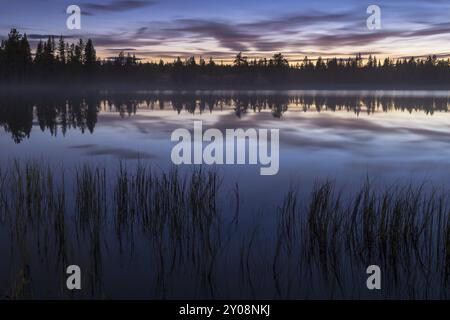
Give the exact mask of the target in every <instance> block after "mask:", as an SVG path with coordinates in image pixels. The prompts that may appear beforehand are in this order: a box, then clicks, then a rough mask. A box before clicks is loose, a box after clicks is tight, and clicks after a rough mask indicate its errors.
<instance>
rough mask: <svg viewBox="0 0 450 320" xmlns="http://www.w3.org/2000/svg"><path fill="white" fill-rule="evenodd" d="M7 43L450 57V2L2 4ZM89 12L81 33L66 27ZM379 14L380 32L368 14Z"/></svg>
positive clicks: (73, 0)
mask: <svg viewBox="0 0 450 320" xmlns="http://www.w3.org/2000/svg"><path fill="white" fill-rule="evenodd" d="M0 4H1V6H0V37H1V38H5V36H6V34H7V33H8V31H9V29H10V28H12V27H15V28H17V29H19V31H21V32H26V33H27V34H28V37H29V38H30V40H31V41H32V44H33V48H34V46H35V44H36V41H38V40H39V39H40V38H46V37H47V36H48V35H49V34H52V35H57V36H59V35H61V34H62V35H64V36H66V37H67V39H68V40H69V41H70V40H71V39H76V38H79V37H83V38H88V37H90V38H92V39H93V41H94V45H95V46H96V48H97V52H98V55H99V56H101V57H107V56H111V55H116V54H117V53H118V52H119V51H121V50H124V51H129V52H131V53H134V54H136V56H138V57H142V58H144V59H146V60H159V59H160V58H163V59H165V60H167V59H169V60H172V59H173V57H176V56H178V55H179V56H182V57H186V56H189V55H195V56H196V57H198V56H203V57H205V58H209V57H210V56H212V57H213V58H214V59H216V60H223V61H225V62H227V61H229V59H230V58H231V57H232V56H234V55H235V54H236V53H237V52H239V51H243V52H245V53H246V55H247V56H249V57H268V56H271V55H272V54H273V53H275V52H282V53H284V54H285V55H286V56H287V57H288V58H289V60H290V61H294V62H295V61H296V60H301V59H303V57H304V56H305V55H307V56H308V57H310V58H314V57H317V56H319V55H320V56H322V57H334V56H337V57H340V56H348V55H354V54H356V53H358V52H361V53H363V54H368V53H372V54H375V55H377V56H378V57H384V56H386V55H389V56H391V57H402V56H411V55H414V56H423V55H428V54H437V55H441V56H443V57H447V56H450V0H434V1H430V0H428V1H425V0H409V1H398V0H386V1H385V0H377V1H372V0H370V1H364V0H363V1H361V0H343V1H338V0H323V1H319V0H314V1H303V0H271V1H269V0H226V1H220V0H215V1H213V0H97V1H95V0H27V1H24V0H15V1H12V0H0ZM71 4H76V5H78V6H80V7H81V13H82V20H81V30H68V29H67V28H66V19H67V17H68V15H67V14H66V8H67V6H69V5H71ZM371 4H376V5H379V6H380V7H381V19H382V26H381V30H368V29H367V27H366V19H367V17H368V16H369V15H368V14H367V13H366V9H367V7H368V6H369V5H371Z"/></svg>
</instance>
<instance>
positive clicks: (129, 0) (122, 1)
mask: <svg viewBox="0 0 450 320" xmlns="http://www.w3.org/2000/svg"><path fill="white" fill-rule="evenodd" d="M154 4H156V2H155V1H151V0H147V1H144V0H114V1H111V2H110V3H107V4H99V3H92V2H91V3H86V4H83V5H82V10H83V11H82V12H83V14H88V15H93V14H94V12H96V13H99V12H122V11H128V10H134V9H140V8H145V7H148V6H152V5H154ZM84 9H87V10H88V11H85V10H84Z"/></svg>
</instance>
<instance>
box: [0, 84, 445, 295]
mask: <svg viewBox="0 0 450 320" xmlns="http://www.w3.org/2000/svg"><path fill="white" fill-rule="evenodd" d="M449 99H450V91H198V92H174V91H152V92H146V91H139V92H99V93H92V92H89V93H67V94H64V93H57V94H51V93H45V94H44V93H43V94H41V95H36V94H27V93H24V94H10V95H3V96H1V97H0V126H1V127H2V130H0V150H1V153H0V165H1V167H0V168H1V171H0V177H3V179H2V181H3V182H2V185H0V190H1V191H2V193H3V197H2V198H0V214H1V215H0V221H1V227H0V240H1V241H0V256H1V259H0V295H1V296H3V297H6V298H55V297H56V298H68V299H70V298H74V297H75V298H90V297H95V298H153V299H163V298H183V299H198V298H216V299H217V298H223V299H233V298H407V297H412V296H413V297H415V298H418V297H419V298H445V297H447V295H448V287H447V285H448V278H447V276H448V274H450V261H449V259H447V257H448V254H449V253H448V252H450V249H449V248H450V246H448V247H447V245H448V243H449V241H448V239H450V238H447V236H448V235H450V233H449V229H448V228H447V226H448V224H447V221H448V220H447V219H448V216H449V213H448V212H450V211H447V205H448V199H447V194H448V193H447V187H448V177H449V171H448V168H449V164H450V160H449V159H450V148H449V145H450V130H449V123H450V122H449V120H450V114H449V113H448V107H449ZM195 120H201V121H202V125H203V129H204V130H206V129H209V128H215V129H219V130H220V131H221V132H224V131H225V130H226V129H236V128H242V129H245V130H247V129H252V128H253V129H257V130H258V129H279V134H280V139H279V159H280V163H279V171H278V173H277V174H276V175H273V176H262V175H260V166H258V165H249V164H242V165H214V166H206V165H203V166H192V165H181V166H178V167H177V166H174V164H173V163H172V160H171V151H172V148H173V147H174V146H175V144H176V142H172V141H171V134H172V132H173V131H174V130H176V129H178V128H186V129H188V130H189V131H191V132H192V130H193V125H194V121H195ZM50 195H52V196H50ZM358 197H359V198H358ZM358 199H359V200H358ZM449 221H450V220H449ZM396 234H398V236H397V235H396ZM71 264H75V265H79V266H80V267H81V270H82V271H83V275H84V276H83V290H81V291H79V292H70V291H68V290H66V289H65V288H64V286H65V277H66V274H65V267H66V266H67V265H71ZM371 264H375V265H380V266H381V269H382V271H383V275H384V276H383V288H384V290H381V291H370V290H367V288H366V278H367V274H366V268H367V266H369V265H371ZM447 273H448V274H447ZM411 279H414V281H412V280H411Z"/></svg>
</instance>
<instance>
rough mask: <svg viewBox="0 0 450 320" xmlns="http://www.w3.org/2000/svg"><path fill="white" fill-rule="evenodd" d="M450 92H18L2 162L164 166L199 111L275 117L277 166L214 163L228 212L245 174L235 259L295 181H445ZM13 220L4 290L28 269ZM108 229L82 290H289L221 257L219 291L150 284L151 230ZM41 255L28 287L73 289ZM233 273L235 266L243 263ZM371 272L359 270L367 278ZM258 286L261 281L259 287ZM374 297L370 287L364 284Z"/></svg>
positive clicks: (265, 227) (0, 276) (5, 106)
mask: <svg viewBox="0 0 450 320" xmlns="http://www.w3.org/2000/svg"><path fill="white" fill-rule="evenodd" d="M449 99H450V92H446V91H445V92H444V91H437V92H421V91H417V92H416V91H410V92H401V91H398V92H397V91H388V92H381V91H380V92H371V91H367V92H366V91H348V92H340V91H339V92H333V91H328V92H326V91H290V92H268V91H267V92H266V91H264V92H195V93H194V92H129V93H106V92H104V93H99V94H79V95H64V94H58V95H44V94H42V95H38V96H36V95H27V94H24V95H11V96H4V97H1V98H0V126H1V127H2V128H3V129H2V130H0V150H1V153H0V163H1V165H2V166H3V167H5V168H6V167H7V166H8V164H10V163H11V162H12V161H14V160H15V159H20V160H24V161H25V160H27V159H28V160H35V161H36V160H37V161H39V162H41V163H48V164H49V165H50V166H51V167H52V168H56V169H58V170H59V168H62V167H63V168H64V170H66V171H67V172H69V175H68V177H67V179H68V180H70V179H73V177H72V178H71V176H70V172H73V170H75V169H74V168H79V167H81V166H82V165H83V164H84V163H89V164H93V165H100V166H105V167H107V168H109V169H111V171H108V174H111V175H114V172H116V171H115V170H117V168H118V166H119V165H120V163H124V164H126V165H130V166H134V165H136V164H137V163H138V162H141V163H145V164H147V165H150V166H151V167H152V168H154V170H156V171H158V172H159V171H160V172H167V171H169V170H170V169H171V168H172V167H173V165H172V162H171V158H170V154H171V150H172V147H173V146H174V145H175V143H172V142H171V141H170V135H171V133H172V131H173V130H175V129H177V128H187V129H188V130H192V129H193V121H194V120H202V121H203V129H204V130H206V129H208V128H218V129H220V130H222V131H223V132H224V130H225V129H235V128H243V129H246V128H256V129H259V128H261V129H271V128H279V129H280V167H279V173H278V174H277V175H275V176H260V175H259V168H260V166H259V165H223V166H218V167H217V168H215V169H216V170H217V171H218V173H219V174H220V175H221V176H223V178H224V179H223V182H222V185H221V190H223V194H222V195H223V198H224V200H222V201H221V202H220V203H219V205H220V207H221V209H222V211H223V212H224V213H223V214H224V217H228V218H230V217H232V215H233V212H234V207H235V204H234V202H233V201H234V200H231V199H234V198H233V197H234V195H233V190H234V187H235V184H236V183H238V185H239V194H240V197H239V199H240V200H239V201H240V212H241V213H240V217H241V221H243V222H242V224H243V226H244V227H242V229H240V230H238V231H236V232H237V233H236V235H232V236H229V240H228V241H229V243H230V245H229V249H227V250H228V257H231V258H230V260H229V261H232V262H233V261H234V262H235V264H236V265H239V264H240V263H241V262H242V257H240V255H241V252H242V251H240V250H241V249H242V248H241V247H242V246H241V245H239V241H238V240H236V239H238V238H239V239H240V238H242V237H244V238H245V236H246V235H247V234H248V230H249V229H248V228H249V226H251V225H253V224H254V221H255V219H256V220H257V221H259V225H260V228H261V230H262V231H260V232H259V234H260V235H259V236H258V239H259V241H260V242H259V243H261V244H260V245H259V246H260V249H261V250H260V251H261V252H264V250H265V249H264V239H266V238H268V239H270V238H271V236H272V234H274V233H275V231H274V229H272V228H273V225H274V223H273V221H274V220H273V219H274V218H273V217H274V215H275V214H276V211H277V208H278V207H279V206H280V203H282V201H283V198H284V197H285V194H286V193H287V192H288V190H289V189H290V188H296V190H300V191H301V192H300V197H302V194H303V193H302V192H303V191H304V192H309V191H310V190H311V189H312V187H313V185H314V183H316V182H320V181H324V180H326V179H332V180H334V181H336V184H337V185H339V186H340V187H342V188H344V189H345V190H350V191H352V190H354V189H355V188H358V187H359V186H360V185H361V183H362V181H364V179H366V178H367V177H369V178H370V179H372V180H374V181H376V183H377V184H379V185H382V186H384V185H390V184H394V183H399V181H400V182H411V181H413V182H418V183H421V182H423V181H428V182H431V183H432V184H434V185H438V186H441V185H442V186H445V185H446V184H447V182H448V177H449V176H450V175H449V169H450V166H449V165H450V130H449V129H450V127H449V126H450V114H449V112H448V106H449ZM180 170H181V172H189V170H192V168H191V167H189V166H182V167H180ZM7 229H8V227H7V226H4V227H3V228H2V229H1V230H3V232H2V233H0V239H1V240H2V241H1V243H2V244H0V254H1V258H0V294H2V293H5V294H4V295H5V296H8V292H10V291H11V281H12V280H11V279H14V278H15V277H16V275H17V272H19V271H20V270H22V269H23V268H22V269H21V268H18V269H17V265H20V266H22V265H23V264H21V262H17V263H12V261H19V260H20V259H19V258H17V256H16V255H13V253H11V243H12V240H11V239H10V238H9V235H8V234H9V233H8V230H7ZM252 230H253V229H252ZM265 231H267V232H265ZM105 233H106V235H105V237H104V239H106V240H104V242H102V244H101V246H102V248H103V249H102V254H101V256H102V267H101V270H102V271H101V274H102V281H101V284H100V285H99V287H100V289H98V288H97V289H96V290H93V289H92V288H91V289H92V290H90V291H89V292H86V291H85V292H83V293H82V294H81V297H90V296H94V297H114V298H117V297H119V298H123V297H125V298H133V297H151V298H165V297H169V298H170V297H172V298H173V297H179V298H186V297H188V298H199V297H211V296H212V297H216V298H217V297H224V298H229V297H252V296H255V297H268V298H271V297H277V295H278V297H282V296H283V295H282V294H281V295H280V293H279V292H278V291H277V290H275V289H273V287H271V283H270V281H267V283H266V282H263V281H262V282H261V288H259V291H258V290H255V288H253V289H248V290H247V291H246V290H241V288H240V287H239V286H240V285H239V282H240V281H241V280H239V279H237V280H236V281H235V282H236V283H232V284H229V279H227V278H222V277H221V276H220V275H221V274H222V273H223V272H224V271H223V270H222V269H226V267H225V266H220V265H219V266H217V269H215V274H216V277H215V279H216V285H215V288H216V291H215V292H214V293H211V292H212V290H211V288H210V287H208V285H206V286H202V285H199V284H198V283H197V282H195V281H194V280H193V281H192V283H191V282H190V281H188V280H187V279H185V277H184V274H183V272H181V271H180V272H179V273H177V272H175V273H174V274H173V275H171V276H170V277H167V280H166V282H164V284H162V285H161V283H159V284H158V285H155V283H158V279H155V276H154V275H152V272H154V271H155V270H156V267H155V262H154V259H153V258H152V255H151V254H149V252H150V251H151V250H150V249H149V248H148V247H149V245H148V241H147V240H146V238H145V236H143V235H137V236H136V241H135V242H134V244H133V249H132V251H133V253H132V254H123V252H121V251H122V250H120V248H119V247H120V245H118V244H117V243H116V242H114V241H112V240H111V239H112V238H113V234H114V233H109V232H105ZM111 234H112V235H111ZM238 235H239V236H238ZM77 241H78V244H79V245H80V246H82V244H83V243H84V242H83V241H86V247H89V245H87V243H88V242H89V240H82V239H79V240H77ZM77 241H75V242H77ZM233 243H235V246H234V245H233ZM12 246H13V247H14V246H15V245H12ZM270 246H271V245H270ZM128 250H129V247H127V246H126V245H125V249H123V251H127V253H129V251H128ZM75 251H76V250H75V249H74V252H75ZM79 252H80V253H79V254H76V253H73V252H72V253H71V256H72V261H70V263H74V264H77V263H78V262H77V261H80V262H79V264H81V265H83V263H84V262H83V261H85V260H84V259H88V258H86V257H85V256H88V255H89V254H88V253H86V252H88V250H87V251H86V252H83V250H79ZM119 252H120V253H119ZM261 252H259V253H258V254H259V255H261ZM147 253H148V254H147ZM258 254H255V257H253V258H254V259H255V260H254V261H259V260H258V259H260V258H261V257H260V258H258ZM30 255H31V257H30V260H34V259H36V260H39V259H40V258H39V254H38V253H36V252H34V253H31V254H30ZM5 257H6V258H5ZM77 259H78V260H77ZM261 259H263V258H261ZM41 260H46V258H44V259H42V258H41ZM46 261H47V262H46V263H44V262H43V261H41V262H40V263H39V264H38V265H37V266H36V267H34V266H33V264H32V263H31V262H30V263H28V264H26V265H29V266H31V267H30V268H31V269H32V270H31V271H30V272H31V273H32V274H33V281H34V283H33V289H32V290H31V289H30V290H31V291H30V292H28V295H25V297H44V298H45V297H55V296H56V297H66V298H70V297H71V295H70V294H67V292H64V290H62V291H61V288H58V287H57V285H51V284H50V283H54V282H55V280H54V279H53V278H52V276H53V274H52V273H51V272H52V271H51V270H53V272H55V270H57V269H55V268H56V267H55V266H54V265H52V263H49V262H48V260H46ZM50 262H51V259H50ZM232 262H230V264H232ZM255 264H256V265H258V263H255ZM261 265H262V263H261ZM269 267H270V264H269ZM15 268H16V269H15ZM52 268H53V269H52ZM167 268H168V267H167ZM261 268H263V267H262V266H261ZM17 270H19V271H17ZM49 272H50V273H49ZM261 272H263V271H261ZM234 275H235V276H236V278H238V277H239V272H238V271H236V272H235V273H234ZM228 277H229V276H228ZM364 277H365V274H364V270H363V271H362V272H361V279H362V280H361V281H364ZM156 278H157V277H156ZM142 279H148V281H142ZM150 279H152V280H150ZM242 281H245V280H242ZM255 282H257V281H256V280H255ZM150 283H152V284H151V285H150ZM344 283H346V282H345V280H344ZM363 284H364V282H361V285H363ZM348 285H349V286H356V287H358V286H359V285H355V284H348ZM344 286H345V285H344ZM250 287H251V286H250ZM155 288H156V289H155ZM255 291H256V292H260V293H259V294H258V293H257V294H255ZM282 291H283V290H282ZM61 292H62V293H61ZM286 292H287V291H286ZM335 294H336V295H337V296H339V294H338V293H335V292H333V293H332V292H330V291H329V289H326V288H325V289H324V288H322V287H321V286H320V285H318V288H315V289H314V288H311V287H309V288H306V289H305V288H303V289H301V290H299V291H298V292H297V293H295V294H292V296H293V297H306V298H308V297H330V296H334V295H335ZM367 294H368V293H367ZM364 295H365V294H360V293H358V294H357V296H363V297H364ZM284 296H289V294H285V295H284ZM343 296H345V295H343ZM348 296H350V297H354V296H355V295H352V294H350V295H348ZM368 297H374V296H371V295H370V294H368Z"/></svg>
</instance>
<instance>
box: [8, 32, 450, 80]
mask: <svg viewBox="0 0 450 320" xmlns="http://www.w3.org/2000/svg"><path fill="white" fill-rule="evenodd" d="M0 82H1V83H8V84H18V83H20V84H27V83H29V84H35V83H39V84H42V83H44V84H45V83H49V84H65V85H67V86H70V85H72V84H86V85H91V84H99V83H104V84H130V85H138V84H141V85H146V86H153V87H174V86H182V87H183V86H184V87H239V88H241V87H254V86H256V87H271V86H284V87H295V86H302V85H313V84H356V85H364V84H365V85H394V86H395V85H420V84H426V85H429V84H432V85H446V84H449V85H450V60H449V59H446V60H445V59H438V58H437V57H436V56H428V57H427V58H425V59H423V58H422V59H420V58H414V57H411V58H409V59H397V60H393V59H390V58H385V59H384V60H383V61H381V60H379V59H377V58H376V57H375V56H369V57H367V58H364V59H363V57H362V56H361V54H358V55H357V56H356V57H353V58H347V59H344V58H333V59H322V58H320V57H319V58H317V59H314V60H312V59H308V57H305V58H304V60H303V61H302V62H301V63H296V64H293V63H289V61H288V60H287V59H286V58H285V57H284V56H283V54H281V53H278V54H275V55H273V56H272V57H271V58H270V59H266V58H262V59H253V60H251V59H249V58H247V57H246V56H245V54H243V53H241V52H240V53H238V54H237V55H236V57H235V59H234V63H233V64H230V65H228V64H222V63H217V62H216V61H214V60H213V59H212V58H210V59H209V60H208V61H206V60H205V59H204V58H199V59H196V58H195V57H194V56H192V57H190V58H187V59H184V60H182V59H181V58H180V57H178V58H177V59H176V60H175V61H173V62H171V63H166V62H164V61H162V60H161V61H159V62H158V63H155V62H145V63H144V62H142V61H141V59H139V58H137V57H135V56H132V55H130V54H125V53H123V52H121V53H120V54H119V55H118V56H117V57H114V58H108V59H99V58H98V57H97V55H96V50H95V47H94V43H93V42H92V40H91V39H88V40H87V41H84V40H82V39H80V40H79V41H78V42H76V43H68V42H66V41H65V39H64V38H63V37H62V36H61V37H59V38H55V37H53V36H50V37H49V38H48V39H47V41H40V42H39V43H38V44H37V47H36V49H35V50H34V52H32V50H31V48H30V44H29V41H28V38H27V36H26V34H24V35H22V34H21V33H19V32H18V31H17V30H16V29H12V30H11V32H10V33H9V34H8V37H7V40H5V41H2V43H1V46H0Z"/></svg>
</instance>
